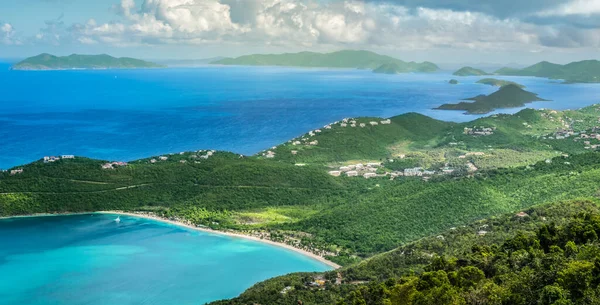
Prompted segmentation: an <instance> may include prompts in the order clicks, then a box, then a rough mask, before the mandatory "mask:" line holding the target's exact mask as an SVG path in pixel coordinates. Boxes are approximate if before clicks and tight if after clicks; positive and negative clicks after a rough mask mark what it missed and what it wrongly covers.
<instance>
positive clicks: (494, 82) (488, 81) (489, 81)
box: [477, 78, 525, 88]
mask: <svg viewBox="0 0 600 305" xmlns="http://www.w3.org/2000/svg"><path fill="white" fill-rule="evenodd" d="M477 83H478V84H484V85H490V86H494V87H504V86H506V85H515V86H517V87H519V88H525V86H523V85H521V84H519V83H515V82H511V81H509V80H503V79H496V78H484V79H482V80H479V81H477Z"/></svg>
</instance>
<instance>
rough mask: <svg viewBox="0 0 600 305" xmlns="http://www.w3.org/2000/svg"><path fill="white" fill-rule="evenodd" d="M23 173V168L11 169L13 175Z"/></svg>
mask: <svg viewBox="0 0 600 305" xmlns="http://www.w3.org/2000/svg"><path fill="white" fill-rule="evenodd" d="M22 173H23V169H22V168H19V169H13V170H11V171H10V174H11V175H13V176H14V175H17V174H22Z"/></svg>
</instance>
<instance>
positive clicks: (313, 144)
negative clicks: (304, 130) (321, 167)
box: [308, 140, 319, 146]
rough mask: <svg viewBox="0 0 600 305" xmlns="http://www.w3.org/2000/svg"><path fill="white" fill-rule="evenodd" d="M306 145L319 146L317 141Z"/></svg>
mask: <svg viewBox="0 0 600 305" xmlns="http://www.w3.org/2000/svg"><path fill="white" fill-rule="evenodd" d="M308 145H312V146H316V145H319V141H317V140H314V141H311V142H309V143H308Z"/></svg>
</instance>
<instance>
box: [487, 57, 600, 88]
mask: <svg viewBox="0 0 600 305" xmlns="http://www.w3.org/2000/svg"><path fill="white" fill-rule="evenodd" d="M495 74H498V75H509V76H536V77H546V78H551V79H563V80H565V82H567V83H600V61H598V60H584V61H578V62H572V63H570V64H566V65H559V64H554V63H551V62H547V61H542V62H539V63H537V64H535V65H533V66H529V67H527V68H524V69H513V68H502V69H499V70H497V71H496V72H495Z"/></svg>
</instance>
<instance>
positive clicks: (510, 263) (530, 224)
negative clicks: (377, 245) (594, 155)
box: [211, 200, 600, 305]
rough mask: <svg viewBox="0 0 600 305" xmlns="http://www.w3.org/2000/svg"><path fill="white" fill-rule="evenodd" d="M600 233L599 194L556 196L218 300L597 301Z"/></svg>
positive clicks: (343, 304) (344, 303)
mask: <svg viewBox="0 0 600 305" xmlns="http://www.w3.org/2000/svg"><path fill="white" fill-rule="evenodd" d="M599 234H600V209H599V208H598V202H597V200H575V201H567V202H556V203H552V204H547V205H541V206H536V207H532V208H528V209H525V210H522V211H521V212H520V213H516V212H513V213H509V214H504V215H500V216H498V217H493V218H489V219H485V220H480V221H477V222H472V223H470V224H468V225H466V226H460V227H455V228H450V229H449V230H446V231H444V232H440V233H439V234H437V235H435V236H431V237H427V238H424V239H421V240H418V241H416V242H413V243H410V244H407V245H404V246H402V247H399V248H397V249H395V250H393V251H390V252H387V253H383V254H380V255H377V256H374V257H373V258H371V259H369V260H366V261H364V262H361V263H359V264H355V265H353V266H350V267H348V268H344V269H342V270H339V271H332V272H326V273H320V274H318V273H295V274H290V275H285V276H281V277H277V278H274V279H271V280H267V281H265V282H262V283H259V284H257V285H255V286H253V287H252V288H250V289H248V290H247V291H246V292H244V293H243V294H242V295H240V296H239V297H237V298H234V299H231V300H224V301H218V302H214V303H211V304H215V305H242V304H294V303H302V304H313V305H315V304H339V305H354V304H393V305H404V304H423V305H429V304H499V305H500V304H598V303H599V302H600V289H599V288H598V285H599V284H600V277H599V276H598V275H599V274H600V264H599V257H600V243H599V240H598V236H599ZM317 280H322V281H323V282H321V283H323V284H322V285H320V283H318V282H317ZM315 283H317V284H315ZM286 287H289V288H286Z"/></svg>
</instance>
